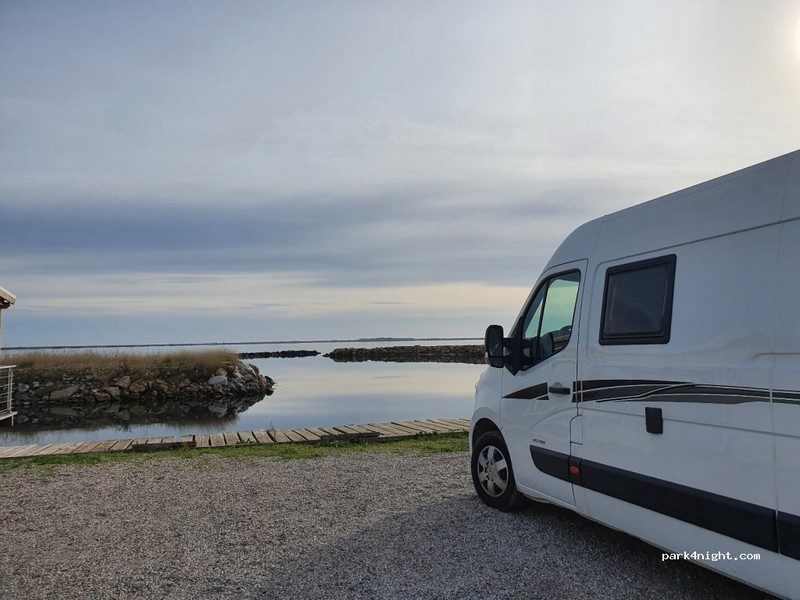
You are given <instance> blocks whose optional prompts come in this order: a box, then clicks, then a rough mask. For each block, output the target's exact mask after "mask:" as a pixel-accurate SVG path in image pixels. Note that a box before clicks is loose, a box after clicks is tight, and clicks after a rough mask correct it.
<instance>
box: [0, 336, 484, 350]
mask: <svg viewBox="0 0 800 600" xmlns="http://www.w3.org/2000/svg"><path fill="white" fill-rule="evenodd" d="M482 339H483V338H478V337H429V338H413V337H377V338H358V339H330V340H278V341H272V342H199V343H174V344H95V345H84V346H5V347H3V350H82V349H95V348H187V347H197V346H260V345H267V344H273V345H274V344H339V343H342V342H347V343H370V342H472V341H475V340H482Z"/></svg>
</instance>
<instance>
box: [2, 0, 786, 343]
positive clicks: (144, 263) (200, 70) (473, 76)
mask: <svg viewBox="0 0 800 600" xmlns="http://www.w3.org/2000/svg"><path fill="white" fill-rule="evenodd" d="M796 20H797V14H796V7H795V5H794V4H793V3H791V2H780V1H779V2H774V3H773V4H772V5H771V8H770V10H769V11H753V10H752V6H751V5H750V4H749V3H747V2H741V3H739V2H711V3H696V2H689V1H678V2H664V3H647V4H643V3H641V2H633V1H632V2H601V3H600V4H598V3H591V4H586V5H582V4H577V5H576V4H573V3H562V4H553V3H528V4H525V3H522V4H519V3H513V2H508V3H502V4H499V5H498V4H491V5H490V4H475V5H470V6H466V5H464V4H463V3H454V2H452V3H451V2H444V3H438V4H431V3H426V2H412V3H410V4H408V3H404V4H395V5H389V4H387V3H385V2H374V3H371V2H364V3H356V4H337V5H336V6H335V7H333V6H330V7H328V6H324V5H313V6H312V5H308V4H302V3H280V2H269V3H262V2H255V1H252V2H251V1H244V0H243V1H239V2H230V3H224V4H219V3H210V2H203V1H199V2H193V3H192V5H191V8H189V7H188V6H186V5H181V4H179V3H174V4H170V3H158V4H151V3H148V2H141V3H124V4H111V5H103V6H98V5H97V4H95V3H91V2H80V1H76V2H70V3H26V2H14V1H11V2H5V3H3V6H2V8H1V9H0V76H1V77H2V80H3V85H2V88H0V130H2V132H3V135H2V136H0V207H1V208H2V212H0V252H2V256H3V261H2V265H0V284H2V285H3V286H5V287H8V288H9V289H13V290H14V291H15V292H17V293H18V294H19V297H20V302H19V305H18V306H17V307H15V310H14V312H10V314H9V319H8V329H7V331H8V336H9V338H10V339H11V340H14V339H16V340H18V341H25V340H28V339H31V340H33V339H39V340H43V341H47V340H52V341H62V342H69V341H70V340H71V339H77V338H81V339H85V340H96V341H107V342H109V341H119V339H120V338H123V337H128V336H136V337H137V338H140V339H141V338H142V337H145V336H153V337H152V338H150V339H153V338H159V339H161V338H162V336H171V337H172V339H178V340H180V339H181V338H186V337H192V336H195V335H201V334H202V335H207V336H213V337H218V336H216V335H215V334H214V332H215V331H223V330H224V331H226V332H230V333H234V332H238V334H241V335H245V334H247V333H249V332H250V331H251V330H253V329H256V330H259V327H260V325H259V319H261V320H262V322H263V323H268V324H269V327H268V331H265V332H264V333H263V335H267V334H269V335H277V334H278V333H280V332H283V333H284V334H286V337H318V334H319V333H320V332H323V331H325V332H328V333H329V334H331V335H335V336H339V337H347V336H348V335H352V336H355V337H360V336H362V335H384V334H389V333H390V332H393V333H395V334H400V335H414V334H421V333H424V334H431V333H434V334H438V335H441V334H444V333H446V332H447V333H449V334H451V335H460V334H461V332H463V331H467V330H469V331H477V332H478V333H479V332H480V330H481V329H482V327H483V325H484V324H485V322H486V321H487V320H497V321H501V322H505V323H508V320H509V319H511V318H512V317H513V314H514V313H515V312H516V310H515V309H514V308H513V307H512V306H511V305H512V304H515V303H519V302H521V298H520V295H522V296H523V297H524V290H525V289H526V288H528V287H529V286H530V285H531V284H532V283H533V281H534V280H535V278H536V277H537V275H538V274H539V271H540V270H541V268H542V267H543V265H544V264H545V262H546V260H547V259H548V257H549V255H550V253H551V252H552V250H553V249H554V248H555V247H556V246H557V245H558V243H559V242H560V241H561V240H562V239H563V238H564V237H565V236H566V235H567V234H568V233H569V232H570V231H571V230H572V229H573V228H574V227H576V226H577V225H579V224H580V223H582V222H584V221H585V220H587V219H590V218H593V217H596V216H599V215H601V214H604V213H607V212H610V211H613V210H616V209H619V208H623V207H625V206H628V205H631V204H634V203H636V202H640V201H644V200H647V199H649V198H652V197H655V196H657V195H660V194H663V193H667V192H670V191H674V190H676V189H680V188H682V187H685V186H688V185H691V184H693V183H697V182H699V181H702V180H704V179H708V178H711V177H714V176H717V175H720V174H723V173H725V172H729V171H731V170H734V169H736V168H740V167H743V166H746V165H748V164H752V163H755V162H758V161H760V160H764V159H767V158H770V157H771V156H775V155H778V154H782V153H784V152H787V151H791V150H794V149H795V148H796V139H797V131H798V129H800V113H799V112H798V111H797V110H796V109H795V108H796V106H797V101H798V97H800V68H798V67H800V64H798V60H797V53H796V47H795V38H796V31H795V26H796ZM505 294H507V295H508V296H505ZM181 311H186V313H187V314H186V315H183V314H182V312H181ZM203 311H206V312H207V313H208V315H209V316H210V315H212V314H213V315H214V318H209V319H207V320H206V321H203V320H202V319H201V318H200V317H199V314H200V313H202V312H203ZM15 315H19V316H15ZM34 317H35V318H34ZM502 319H506V321H502ZM131 323H135V324H136V325H135V327H134V326H132V325H131ZM81 324H82V325H81ZM434 329H435V332H434V331H433V330H434ZM168 341H169V340H168Z"/></svg>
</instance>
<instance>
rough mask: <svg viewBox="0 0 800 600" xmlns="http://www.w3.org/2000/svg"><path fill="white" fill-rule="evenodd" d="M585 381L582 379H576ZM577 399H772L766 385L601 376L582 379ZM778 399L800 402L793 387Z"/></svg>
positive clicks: (776, 397) (776, 395)
mask: <svg viewBox="0 0 800 600" xmlns="http://www.w3.org/2000/svg"><path fill="white" fill-rule="evenodd" d="M576 383H577V384H579V385H581V382H576ZM578 389H582V392H580V393H579V394H577V395H576V397H575V398H573V401H574V402H692V403H697V404H743V403H746V402H769V401H770V390H769V389H766V388H752V387H737V386H726V385H710V384H697V383H691V382H680V381H651V380H633V379H632V380H621V379H606V380H603V379H597V380H591V381H584V382H582V387H579V388H578ZM773 399H774V400H775V401H776V402H787V403H795V402H800V394H798V393H797V392H791V391H776V392H774V393H773Z"/></svg>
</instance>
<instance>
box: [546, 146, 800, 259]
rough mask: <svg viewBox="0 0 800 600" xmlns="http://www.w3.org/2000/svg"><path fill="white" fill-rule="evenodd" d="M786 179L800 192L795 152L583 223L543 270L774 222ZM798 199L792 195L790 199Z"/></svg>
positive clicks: (779, 211) (778, 217)
mask: <svg viewBox="0 0 800 600" xmlns="http://www.w3.org/2000/svg"><path fill="white" fill-rule="evenodd" d="M787 178H788V180H789V181H790V182H793V183H794V184H795V185H797V186H800V150H795V151H794V152H790V153H788V154H784V155H782V156H778V157H776V158H772V159H770V160H767V161H764V162H761V163H758V164H755V165H752V166H750V167H746V168H744V169H740V170H738V171H734V172H733V173H728V174H727V175H722V176H720V177H715V178H714V179H710V180H708V181H704V182H702V183H698V184H696V185H693V186H691V187H688V188H685V189H682V190H679V191H677V192H672V193H670V194H667V195H665V196H660V197H658V198H655V199H653V200H649V201H647V202H642V203H640V204H636V205H634V206H630V207H628V208H624V209H622V210H618V211H616V212H613V213H610V214H607V215H603V216H601V217H598V218H596V219H593V220H592V221H588V222H587V223H584V224H583V225H581V226H580V227H578V228H577V229H575V230H574V231H573V232H572V233H571V234H569V235H568V236H567V238H566V239H565V240H564V241H563V242H562V244H561V245H560V246H559V247H558V249H557V250H556V251H555V253H554V254H553V257H552V258H551V259H550V261H549V262H548V264H547V267H546V269H549V268H551V267H554V266H557V265H560V264H563V263H567V262H571V261H574V260H580V259H583V258H595V259H596V260H597V262H602V261H603V260H611V259H613V258H617V257H623V256H633V255H635V254H638V253H643V252H648V251H656V250H659V249H662V248H668V247H670V246H674V245H677V244H680V243H686V242H688V241H693V240H699V239H704V238H708V237H713V236H717V235H723V234H725V233H732V232H733V231H739V230H741V229H748V228H752V227H758V226H762V225H766V224H769V223H775V222H779V221H780V220H781V217H782V215H783V213H784V201H785V199H786V198H789V194H788V193H787V189H788V184H787ZM797 195H798V194H797V193H795V192H792V198H794V197H795V196H797ZM754 198H757V199H758V202H753V199H754Z"/></svg>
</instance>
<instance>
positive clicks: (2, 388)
mask: <svg viewBox="0 0 800 600" xmlns="http://www.w3.org/2000/svg"><path fill="white" fill-rule="evenodd" d="M14 366H15V365H8V366H3V367H0V419H2V418H3V417H5V416H8V415H9V414H10V413H11V412H12V411H11V398H12V396H13V395H14Z"/></svg>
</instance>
